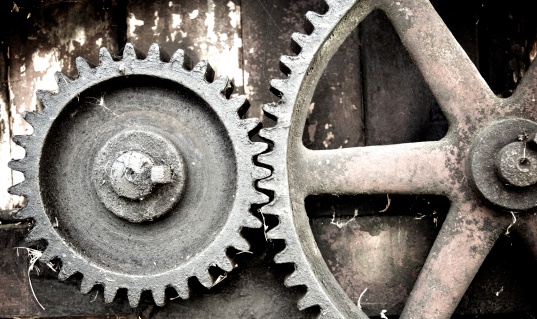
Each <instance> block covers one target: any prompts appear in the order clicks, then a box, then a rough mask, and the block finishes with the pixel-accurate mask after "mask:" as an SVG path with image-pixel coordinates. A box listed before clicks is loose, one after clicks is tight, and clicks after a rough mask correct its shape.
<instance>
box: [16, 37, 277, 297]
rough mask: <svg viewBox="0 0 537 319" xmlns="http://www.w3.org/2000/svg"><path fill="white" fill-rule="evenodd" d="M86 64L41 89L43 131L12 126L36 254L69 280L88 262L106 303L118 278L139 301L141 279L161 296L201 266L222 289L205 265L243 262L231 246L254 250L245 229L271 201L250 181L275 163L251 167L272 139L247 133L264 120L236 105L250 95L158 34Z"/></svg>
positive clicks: (86, 283)
mask: <svg viewBox="0 0 537 319" xmlns="http://www.w3.org/2000/svg"><path fill="white" fill-rule="evenodd" d="M76 66H77V69H78V72H79V75H78V77H77V78H76V79H70V78H68V77H67V76H65V75H63V74H61V73H57V74H56V80H57V82H58V86H59V91H58V92H57V93H49V92H38V98H39V100H40V101H41V102H42V106H43V110H42V112H40V113H27V114H25V119H26V120H27V121H28V122H29V123H30V124H31V125H32V126H33V128H34V132H33V134H32V135H29V136H15V137H14V141H15V142H16V143H17V144H18V145H20V146H22V147H24V148H25V150H26V156H25V157H24V158H23V159H21V160H14V161H11V163H10V167H11V168H13V169H15V170H18V171H21V172H23V173H24V176H25V181H24V182H22V183H20V184H18V185H15V186H13V187H12V188H11V189H10V192H11V193H12V194H16V195H22V196H25V197H26V200H27V205H26V206H25V207H24V208H23V209H21V210H20V211H19V212H18V213H17V216H18V218H31V219H33V220H34V222H35V226H34V227H33V229H32V230H31V232H30V233H29V234H28V236H27V240H28V241H31V242H35V241H42V240H44V241H46V249H45V250H44V252H43V255H42V256H41V258H40V260H41V261H43V262H49V261H51V260H56V259H59V260H61V270H60V271H59V275H58V277H59V278H60V279H61V280H64V279H66V278H68V277H70V276H72V275H74V274H75V273H80V274H82V275H83V279H82V283H81V287H80V289H81V291H82V292H83V293H87V292H89V291H90V290H91V289H92V288H93V287H94V286H95V285H102V286H103V287H104V298H105V301H106V302H112V301H113V300H114V298H115V296H116V292H117V290H118V289H121V288H126V289H127V295H128V299H129V303H130V304H131V306H133V307H135V306H137V305H138V303H139V300H140V295H141V293H142V292H143V291H151V293H152V295H153V299H154V301H155V303H156V304H157V305H163V304H164V303H165V299H166V297H165V289H166V288H168V287H172V288H174V289H175V290H176V291H177V293H178V295H179V296H180V297H181V298H188V297H189V285H188V281H189V279H191V278H193V277H194V278H196V279H197V280H198V281H199V282H200V283H201V284H202V285H204V286H205V287H207V288H210V287H212V286H213V285H214V284H215V280H216V278H213V277H212V275H211V273H210V272H209V269H210V268H212V267H215V268H217V269H218V268H219V269H221V270H220V271H222V270H223V271H224V272H229V271H231V270H232V269H233V268H234V267H235V264H234V262H233V260H232V257H228V255H227V254H228V253H229V252H228V251H227V250H228V249H229V248H231V247H232V248H234V249H236V250H239V251H246V250H248V249H249V244H248V242H247V241H246V240H245V239H244V238H242V236H241V234H240V231H241V229H242V228H243V227H249V228H258V227H260V226H261V222H260V220H258V219H257V218H256V217H254V216H253V215H252V214H251V213H250V210H251V206H252V204H261V203H264V202H267V201H268V198H267V197H266V195H264V194H261V193H259V192H258V191H256V190H255V188H254V183H255V181H256V180H258V179H260V178H264V177H267V176H268V175H269V174H270V171H269V170H267V169H265V168H261V167H258V166H256V165H254V161H253V157H254V156H256V155H257V154H259V153H260V152H262V151H264V150H265V148H266V144H265V143H257V142H252V141H251V140H250V138H249V134H250V133H251V131H252V130H254V129H255V128H256V127H258V124H259V121H258V120H257V119H242V118H241V117H240V113H241V112H243V111H244V109H245V108H246V107H247V105H248V104H247V102H246V99H245V98H244V96H238V97H233V98H231V97H230V95H231V93H232V91H233V85H232V83H231V82H230V81H229V80H228V79H227V78H218V79H215V80H214V81H213V71H212V69H211V68H210V66H209V65H208V64H207V63H206V62H204V61H202V62H200V63H198V64H197V65H196V66H194V67H193V68H190V65H189V59H188V58H187V57H186V56H185V54H184V52H183V51H182V50H178V51H177V52H175V54H173V56H172V57H171V58H169V56H167V55H166V54H165V53H164V52H162V51H161V49H160V48H159V47H158V46H157V45H152V46H151V48H150V49H149V52H148V54H147V57H144V55H143V54H140V53H139V52H138V51H136V50H135V49H134V47H133V46H132V45H131V44H127V45H126V46H125V48H124V52H123V57H122V58H121V59H120V60H115V59H113V58H112V56H111V55H110V53H109V51H108V50H106V49H104V48H103V49H101V51H100V54H99V65H98V66H96V67H93V66H90V64H88V62H87V61H86V60H84V59H83V58H77V60H76Z"/></svg>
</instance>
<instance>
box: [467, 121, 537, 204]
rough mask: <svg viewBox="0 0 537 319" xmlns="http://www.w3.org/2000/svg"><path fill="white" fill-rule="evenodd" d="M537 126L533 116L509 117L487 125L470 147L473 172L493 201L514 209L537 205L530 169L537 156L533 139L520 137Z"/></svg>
mask: <svg viewBox="0 0 537 319" xmlns="http://www.w3.org/2000/svg"><path fill="white" fill-rule="evenodd" d="M536 130H537V123H535V122H532V121H530V120H526V119H506V120H502V121H499V122H496V123H494V124H492V125H490V126H488V127H487V128H485V129H484V130H483V131H482V132H481V133H480V134H479V135H478V137H477V138H476V140H475V142H474V145H473V146H472V149H471V150H470V160H469V169H470V172H471V174H470V175H471V176H472V178H473V182H474V184H475V186H476V188H477V189H478V190H479V192H480V193H481V194H482V195H483V196H484V197H485V198H486V199H487V200H488V201H490V202H491V203H492V204H494V205H497V206H500V207H502V208H504V209H507V210H514V211H523V210H528V209H530V208H533V207H536V206H537V196H536V195H537V185H535V184H534V183H533V180H534V179H535V176H533V175H535V173H534V172H530V171H529V170H530V168H531V166H535V165H536V164H537V162H535V160H537V158H534V157H535V155H533V150H528V147H529V144H530V142H525V141H520V140H519V139H520V137H521V136H525V135H527V134H529V133H531V132H534V131H536ZM526 144H528V145H526ZM524 147H526V153H525V154H524ZM526 170H528V171H527V172H525V171H526ZM531 170H533V169H531ZM532 176H533V177H532ZM523 186H526V187H523Z"/></svg>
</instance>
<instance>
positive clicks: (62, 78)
mask: <svg viewBox="0 0 537 319" xmlns="http://www.w3.org/2000/svg"><path fill="white" fill-rule="evenodd" d="M54 79H55V80H56V83H57V84H58V86H59V87H60V91H62V90H63V88H65V87H66V86H67V85H69V84H70V83H71V82H72V80H71V79H70V78H69V77H68V76H67V75H65V74H63V73H61V72H60V71H56V72H54Z"/></svg>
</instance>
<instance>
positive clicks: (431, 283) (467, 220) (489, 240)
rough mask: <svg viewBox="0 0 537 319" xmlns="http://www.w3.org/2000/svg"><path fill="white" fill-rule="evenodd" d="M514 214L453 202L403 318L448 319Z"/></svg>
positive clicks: (409, 299)
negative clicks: (500, 213) (499, 213)
mask: <svg viewBox="0 0 537 319" xmlns="http://www.w3.org/2000/svg"><path fill="white" fill-rule="evenodd" d="M509 217H510V216H509V215H507V214H504V215H498V214H496V213H494V212H493V211H491V210H489V209H488V208H485V207H481V206H478V205H477V204H475V203H474V205H472V203H464V204H460V203H453V204H452V207H451V210H450V212H449V213H448V215H447V218H446V220H445V221H444V223H443V225H442V229H441V231H440V233H439V234H438V237H437V238H436V241H435V243H434V245H433V248H432V249H431V252H430V253H429V256H428V257H427V261H426V262H425V265H424V266H423V268H422V270H421V273H420V275H419V277H418V280H417V281H416V283H415V285H414V288H413V290H412V292H411V294H410V296H409V298H408V301H407V303H406V306H405V309H404V310H403V314H402V315H401V318H402V319H429V318H437V319H448V318H450V317H451V315H452V314H453V312H454V311H455V308H456V307H457V305H458V304H459V302H460V300H461V299H462V297H463V296H464V293H465V292H466V290H467V289H468V286H469V285H470V283H471V282H472V280H473V278H474V277H475V275H476V274H477V271H478V270H479V268H480V267H481V264H482V263H483V261H484V260H485V257H486V256H487V255H488V254H489V252H490V250H491V249H492V247H493V246H494V243H495V242H496V240H497V238H498V237H499V236H500V235H501V234H502V233H503V232H505V230H506V229H507V227H508V226H509V222H510V218H509Z"/></svg>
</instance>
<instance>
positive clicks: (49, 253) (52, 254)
mask: <svg viewBox="0 0 537 319" xmlns="http://www.w3.org/2000/svg"><path fill="white" fill-rule="evenodd" d="M56 257H58V254H57V252H56V251H54V248H52V247H51V246H48V247H47V248H46V249H45V250H44V251H43V253H42V254H41V256H40V257H39V261H41V262H43V263H48V262H50V261H51V260H52V259H54V258H56Z"/></svg>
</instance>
